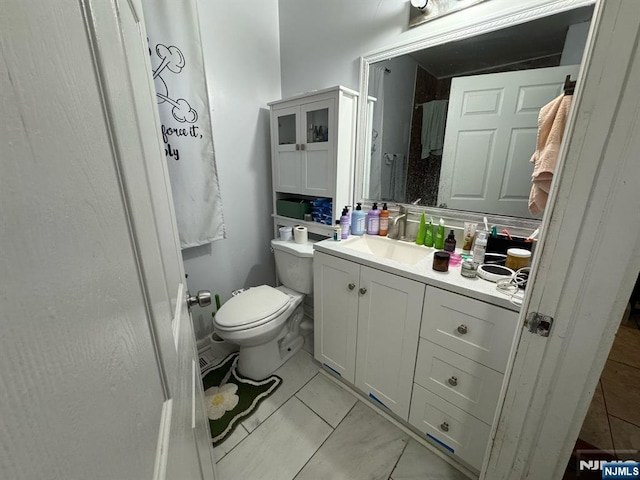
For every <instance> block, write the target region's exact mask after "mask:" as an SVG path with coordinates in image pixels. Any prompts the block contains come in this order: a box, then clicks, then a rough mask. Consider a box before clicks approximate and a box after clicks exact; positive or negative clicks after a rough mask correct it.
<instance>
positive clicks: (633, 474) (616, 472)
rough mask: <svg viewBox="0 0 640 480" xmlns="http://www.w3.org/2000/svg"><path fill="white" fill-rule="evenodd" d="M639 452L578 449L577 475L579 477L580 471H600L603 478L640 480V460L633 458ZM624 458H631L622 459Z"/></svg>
mask: <svg viewBox="0 0 640 480" xmlns="http://www.w3.org/2000/svg"><path fill="white" fill-rule="evenodd" d="M637 454H638V451H637V450H618V451H615V452H614V451H611V450H577V451H576V460H577V462H578V465H577V467H578V468H577V469H576V476H578V477H579V476H580V472H593V471H599V472H602V478H603V479H639V480H640V462H637V461H635V460H631V459H632V458H634V457H636V456H637ZM616 458H617V459H616ZM624 458H629V459H630V460H622V459H624Z"/></svg>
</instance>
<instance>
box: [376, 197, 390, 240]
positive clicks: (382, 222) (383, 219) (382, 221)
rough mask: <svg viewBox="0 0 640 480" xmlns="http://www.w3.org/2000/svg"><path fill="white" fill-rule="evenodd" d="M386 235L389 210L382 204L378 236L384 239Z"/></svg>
mask: <svg viewBox="0 0 640 480" xmlns="http://www.w3.org/2000/svg"><path fill="white" fill-rule="evenodd" d="M387 233H389V210H388V209H387V204H386V203H383V204H382V211H381V212H380V231H379V232H378V235H380V236H381V237H386V236H387Z"/></svg>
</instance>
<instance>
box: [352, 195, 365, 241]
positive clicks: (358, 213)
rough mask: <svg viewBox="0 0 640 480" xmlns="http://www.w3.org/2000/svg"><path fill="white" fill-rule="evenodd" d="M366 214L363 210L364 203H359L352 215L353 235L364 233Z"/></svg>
mask: <svg viewBox="0 0 640 480" xmlns="http://www.w3.org/2000/svg"><path fill="white" fill-rule="evenodd" d="M364 222H365V215H364V212H363V211H362V203H358V205H357V207H356V209H355V210H354V212H353V214H352V215H351V235H364V230H365V228H364Z"/></svg>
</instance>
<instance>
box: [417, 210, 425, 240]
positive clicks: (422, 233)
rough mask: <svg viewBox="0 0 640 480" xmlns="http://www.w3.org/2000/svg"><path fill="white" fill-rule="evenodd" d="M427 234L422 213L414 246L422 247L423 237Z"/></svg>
mask: <svg viewBox="0 0 640 480" xmlns="http://www.w3.org/2000/svg"><path fill="white" fill-rule="evenodd" d="M426 233H427V226H426V225H425V218H424V213H423V214H422V216H421V217H420V227H419V228H418V234H417V235H416V245H424V236H425V234H426Z"/></svg>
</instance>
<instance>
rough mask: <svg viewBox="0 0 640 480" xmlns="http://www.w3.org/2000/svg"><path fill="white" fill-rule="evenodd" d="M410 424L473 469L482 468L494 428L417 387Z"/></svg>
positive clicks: (414, 388)
mask: <svg viewBox="0 0 640 480" xmlns="http://www.w3.org/2000/svg"><path fill="white" fill-rule="evenodd" d="M409 423H410V424H411V425H413V426H414V427H415V428H417V429H418V430H419V431H421V432H423V433H424V434H426V435H427V438H430V439H431V440H434V441H435V442H436V443H438V444H439V445H441V446H442V447H444V449H445V450H447V451H449V452H451V453H453V454H455V455H458V456H459V457H460V458H461V459H462V460H464V461H465V462H467V463H468V464H469V465H471V466H472V467H474V468H477V469H478V470H480V467H482V460H483V459H484V452H485V449H486V447H487V442H488V441H489V434H490V432H491V427H490V426H489V425H487V424H486V423H484V422H481V421H480V420H478V419H477V418H475V417H472V416H471V415H469V414H468V413H466V412H463V411H462V410H460V409H459V408H458V407H454V406H453V405H451V404H450V403H448V402H447V401H445V400H443V399H442V398H440V397H438V396H437V395H435V394H434V393H431V392H429V391H428V390H426V389H424V388H422V387H421V386H420V385H417V384H414V385H413V395H412V397H411V410H410V412H409Z"/></svg>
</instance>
